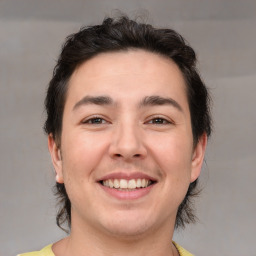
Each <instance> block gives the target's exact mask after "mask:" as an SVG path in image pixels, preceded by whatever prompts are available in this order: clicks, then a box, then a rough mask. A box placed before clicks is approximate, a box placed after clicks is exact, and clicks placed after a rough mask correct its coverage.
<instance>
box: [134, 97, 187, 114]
mask: <svg viewBox="0 0 256 256" xmlns="http://www.w3.org/2000/svg"><path fill="white" fill-rule="evenodd" d="M159 105H160V106H161V105H171V106H173V107H175V108H176V109H178V110H179V111H181V112H183V109H182V107H181V105H180V104H179V103H178V102H177V101H175V100H174V99H172V98H165V97H161V96H157V95H153V96H148V97H145V98H144V99H143V100H142V101H141V103H140V104H139V106H140V107H146V106H159Z"/></svg>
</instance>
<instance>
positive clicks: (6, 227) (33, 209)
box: [0, 0, 256, 256]
mask: <svg viewBox="0 0 256 256" xmlns="http://www.w3.org/2000/svg"><path fill="white" fill-rule="evenodd" d="M113 9H120V10H122V11H124V12H126V13H128V14H129V15H131V16H134V15H136V14H137V13H138V10H141V9H142V10H147V11H148V12H149V19H148V20H149V22H152V23H153V24H154V25H156V26H169V27H173V28H174V29H177V30H178V31H179V32H180V33H181V34H183V35H184V36H185V38H186V39H187V40H188V41H189V42H190V43H191V45H192V46H193V47H194V48H195V49H196V51H197V52H198V57H199V65H200V70H201V74H202V76H203V78H204V80H205V82H206V83H207V85H208V86H209V87H210V88H211V92H212V98H213V101H214V104H213V115H214V123H215V127H214V134H213V136H212V139H211V141H210V144H209V147H208V151H207V157H206V159H207V165H205V166H204V169H203V173H202V178H201V184H202V187H204V189H203V192H202V195H201V197H200V198H198V200H197V201H196V206H197V209H198V211H197V212H198V217H199V222H198V223H197V224H196V225H191V226H188V228H187V229H185V230H184V231H182V232H178V233H177V234H176V235H175V240H176V241H177V242H178V243H180V244H182V245H183V246H184V247H185V248H187V249H188V250H191V251H192V252H193V253H195V254H196V255H197V256H200V255H201V256H203V255H207V256H216V255H222V256H243V255H247V256H255V255H256V242H255V230H256V220H255V219H256V218H255V211H256V201H255V198H256V189H255V182H256V168H255V166H256V135H255V127H256V114H255V108H256V103H255V100H256V96H255V95H256V86H255V81H256V72H255V70H256V43H255V41H256V1H255V0H246V1H245V0H243V1H242V0H233V1H232V0H226V1H225V0H204V1H203V0H165V1H159V0H158V1H153V0H140V1H139V0H137V1H135V0H130V1H128V0H123V1H117V0H112V1H110V0H109V1H106V0H105V1H104V0H102V1H100V0H94V1H93V0H91V1H90V0H88V1H85V0H84V1H82V0H78V1H68V0H59V1H57V0H54V1H53V0H38V1H35V0H16V1H15V0H1V1H0V131H1V135H0V171H1V173H0V175H1V177H0V189H1V193H0V255H1V256H11V255H15V254H16V253H18V252H24V251H28V250H35V249H40V248H41V247H42V246H44V245H46V244H49V243H51V242H53V241H56V240H57V239H60V238H61V237H63V236H64V235H65V234H64V233H63V232H62V231H60V230H59V229H58V228H57V227H56V225H55V211H56V209H55V199H54V196H53V195H52V192H51V189H52V186H53V184H54V174H53V168H52V166H51V162H50V157H49V154H48V152H47V143H46V136H45V135H44V134H43V131H42V125H43V122H44V117H45V115H44V113H43V100H44V95H45V90H46V86H47V83H48V81H49V79H50V76H51V72H52V69H53V67H54V64H55V60H56V58H57V55H58V53H59V49H60V45H61V43H62V42H63V39H64V38H65V37H66V36H67V35H68V34H70V33H73V32H75V31H77V30H78V29H79V28H80V26H81V25H83V24H87V25H88V24H95V23H98V22H100V21H101V20H102V19H103V17H104V16H105V15H109V14H111V13H113V12H112V11H111V10H113ZM143 12H144V13H145V11H140V13H143Z"/></svg>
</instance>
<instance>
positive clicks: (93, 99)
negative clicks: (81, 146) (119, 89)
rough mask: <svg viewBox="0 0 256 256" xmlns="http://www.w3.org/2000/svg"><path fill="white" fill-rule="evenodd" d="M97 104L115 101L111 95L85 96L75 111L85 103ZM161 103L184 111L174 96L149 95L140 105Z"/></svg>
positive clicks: (111, 103)
mask: <svg viewBox="0 0 256 256" xmlns="http://www.w3.org/2000/svg"><path fill="white" fill-rule="evenodd" d="M88 104H95V105H101V106H104V105H113V104H114V101H113V99H112V98H110V97H109V96H85V97H83V98H82V99H81V100H79V101H78V102H77V103H76V104H75V105H74V107H73V111H74V110H76V109H77V108H79V107H80V106H83V105H88ZM161 105H171V106H173V107H175V108H176V109H178V110H179V111H181V112H183V109H182V107H181V106H180V104H179V103H178V102H177V101H175V100H174V99H172V98H165V97H161V96H157V95H152V96H147V97H145V98H144V99H143V100H142V101H141V102H140V103H139V107H147V106H161Z"/></svg>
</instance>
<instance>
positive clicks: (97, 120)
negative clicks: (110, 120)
mask: <svg viewBox="0 0 256 256" xmlns="http://www.w3.org/2000/svg"><path fill="white" fill-rule="evenodd" d="M83 123H84V124H105V123H107V121H106V120H104V119H103V118H101V117H93V118H90V119H87V120H85V121H84V122H83Z"/></svg>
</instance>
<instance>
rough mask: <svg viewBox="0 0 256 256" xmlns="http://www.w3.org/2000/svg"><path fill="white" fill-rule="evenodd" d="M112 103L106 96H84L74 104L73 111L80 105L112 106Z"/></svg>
mask: <svg viewBox="0 0 256 256" xmlns="http://www.w3.org/2000/svg"><path fill="white" fill-rule="evenodd" d="M113 103H114V102H113V100H112V99H111V98H110V97H108V96H85V97H83V98H82V99H81V100H79V101H78V102H77V103H76V104H75V106H74V107H73V111H74V110H76V109H77V108H79V107H80V106H82V105H88V104H95V105H112V104H113Z"/></svg>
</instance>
